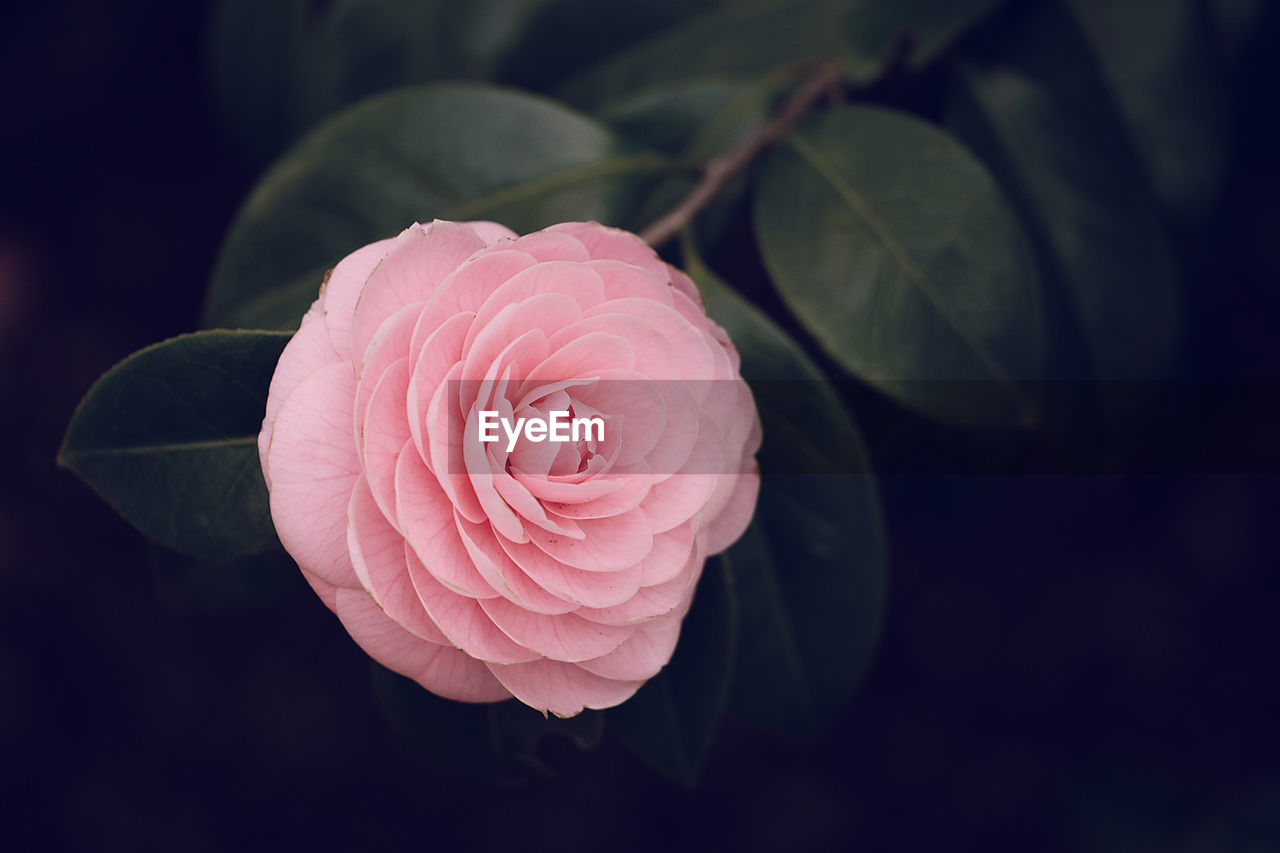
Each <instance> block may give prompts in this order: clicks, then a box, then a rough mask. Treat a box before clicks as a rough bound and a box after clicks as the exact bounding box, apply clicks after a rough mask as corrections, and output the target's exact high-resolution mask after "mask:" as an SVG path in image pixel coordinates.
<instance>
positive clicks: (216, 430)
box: [58, 330, 289, 559]
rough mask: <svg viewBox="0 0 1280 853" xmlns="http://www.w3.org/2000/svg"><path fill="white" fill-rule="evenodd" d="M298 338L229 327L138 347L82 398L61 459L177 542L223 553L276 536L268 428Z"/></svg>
mask: <svg viewBox="0 0 1280 853" xmlns="http://www.w3.org/2000/svg"><path fill="white" fill-rule="evenodd" d="M288 340H289V335H288V334H284V333H279V332H245V331H221V330H219V331H212V332H200V333H198V334H194V335H184V336H182V337H179V338H174V339H172V340H168V341H165V342H164V343H160V344H156V345H155V346H151V347H148V348H147V349H144V350H141V351H139V352H137V353H134V354H133V355H131V356H129V357H128V358H126V359H125V360H124V361H122V362H120V363H119V364H117V365H116V366H115V367H113V368H112V369H111V370H110V371H108V372H107V373H106V375H104V376H103V377H102V378H101V379H99V380H98V381H97V383H96V384H95V385H94V386H93V388H91V389H90V390H89V393H88V394H87V395H86V396H85V398H84V400H83V402H81V403H80V407H79V408H78V409H76V412H75V414H74V415H73V416H72V418H71V424H70V426H68V427H67V435H66V438H65V439H64V440H63V444H62V450H61V451H60V452H59V454H58V462H59V464H61V465H63V466H65V467H67V468H70V469H71V470H73V471H75V472H76V473H77V474H79V475H80V476H81V477H82V478H83V479H84V480H85V482H87V483H88V484H89V485H90V486H92V487H93V488H94V490H95V491H97V492H98V494H99V495H101V496H102V497H103V499H104V500H106V501H107V503H109V504H111V506H112V507H113V508H114V509H115V510H116V511H117V512H119V513H120V514H121V515H122V516H124V517H125V518H126V519H127V520H128V521H129V522H130V523H132V524H133V525H134V526H135V527H137V528H138V529H139V530H141V531H142V532H143V533H145V534H147V535H148V536H150V537H151V538H152V539H154V540H156V541H157V542H159V543H160V544H162V545H165V546H166V547H169V548H173V549H175V550H178V551H182V552H183V553H186V554H190V555H193V556H196V557H207V558H214V559H218V558H227V557H233V556H236V555H239V554H249V553H254V552H260V551H264V550H267V549H269V548H272V547H276V546H277V545H278V543H277V540H276V535H275V529H274V528H273V527H272V524H271V513H270V510H269V508H268V505H267V489H266V485H265V484H264V483H263V480H262V469H261V467H260V466H259V463H258V432H259V430H260V429H261V428H262V416H263V412H264V410H265V408H266V399H267V388H268V386H269V385H270V383H271V375H272V373H274V371H275V367H276V362H277V361H278V360H279V357H280V352H281V350H283V349H284V345H285V344H286V343H287V342H288Z"/></svg>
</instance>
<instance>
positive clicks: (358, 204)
mask: <svg viewBox="0 0 1280 853" xmlns="http://www.w3.org/2000/svg"><path fill="white" fill-rule="evenodd" d="M663 168H664V163H663V161H662V160H661V159H660V158H658V156H657V155H655V154H651V153H646V152H636V151H634V150H633V149H629V148H627V147H626V146H624V144H623V143H622V142H621V141H620V140H618V139H617V138H616V137H615V136H614V135H612V134H611V133H610V132H609V131H608V130H607V129H605V128H604V127H603V126H601V125H599V124H597V123H596V122H593V121H591V120H590V119H587V118H585V117H583V116H581V115H578V114H576V113H574V112H571V111H569V110H567V109H565V108H563V107H560V106H558V105H556V104H553V103H551V102H549V101H546V100H543V99H540V98H534V97H530V96H527V95H521V94H517V93H515V92H510V91H506V90H502V89H494V88H490V87H484V86H438V87H427V88H420V89H409V90H403V91H397V92H393V93H391V94H387V95H384V96H381V97H378V98H375V99H372V100H369V101H365V102H363V103H361V104H359V105H358V106H356V107H353V108H351V109H350V110H348V111H346V112H344V113H342V114H340V115H338V116H335V117H334V118H333V119H331V120H330V121H328V122H326V123H325V124H323V125H322V126H321V127H319V128H317V129H316V130H315V131H314V132H313V133H311V134H310V135H309V136H307V137H306V138H305V139H304V140H302V142H300V143H299V144H298V145H297V146H296V147H295V148H294V149H292V150H291V151H290V152H289V153H288V154H287V155H286V156H285V157H284V159H282V160H281V161H280V162H279V163H277V164H276V166H275V167H274V168H273V169H272V170H271V171H270V172H269V173H268V174H267V176H266V177H265V178H264V179H263V181H262V182H261V183H260V184H259V185H258V187H257V189H256V190H255V191H254V193H253V195H252V196H250V198H249V200H248V202H247V203H246V205H245V207H244V208H243V210H241V212H240V214H239V216H238V217H237V219H236V221H235V223H234V224H233V225H232V228H231V232H230V234H229V235H228V236H227V240H226V242H225V244H224V245H223V249H222V253H221V255H220V257H219V259H218V263H217V267H216V269H215V272H214V277H213V284H212V287H211V290H210V293H209V297H208V301H207V303H206V311H205V321H206V323H208V324H216V325H226V326H236V325H253V326H268V327H285V328H291V327H294V326H296V325H297V323H298V321H299V319H300V318H301V317H302V314H303V313H304V312H305V311H306V309H307V306H308V305H309V304H310V303H311V301H312V300H314V299H315V296H316V293H317V292H318V290H319V288H320V283H321V281H322V280H323V279H324V275H325V271H326V270H327V269H329V268H331V267H332V266H333V265H334V264H335V263H336V262H337V261H338V260H340V259H341V258H342V257H343V256H344V255H346V254H348V253H350V252H352V251H354V250H355V249H357V248H359V247H360V246H363V245H365V244H367V243H370V242H372V241H374V240H377V239H381V238H384V237H390V236H394V235H395V234H397V233H399V232H400V231H401V230H403V229H404V228H406V227H408V226H409V225H411V224H413V223H414V222H430V221H431V220H432V219H433V218H440V219H457V220H467V219H492V220H495V221H498V222H501V223H503V224H505V225H507V226H509V227H511V228H513V229H515V230H516V231H518V232H521V233H524V232H528V231H533V230H537V229H539V228H543V227H546V226H547V225H551V224H553V223H555V222H562V221H570V220H587V219H595V220H599V221H601V222H604V223H607V224H611V225H621V226H627V225H632V226H635V224H636V223H633V222H629V221H628V220H627V218H626V217H627V213H628V209H629V205H630V204H631V203H632V202H633V201H634V198H635V194H636V190H637V189H638V187H639V186H640V185H642V184H643V183H645V182H646V181H647V180H649V179H651V178H652V177H653V176H654V175H656V174H659V173H660V172H661V171H662V169H663Z"/></svg>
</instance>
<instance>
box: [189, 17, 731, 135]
mask: <svg viewBox="0 0 1280 853" xmlns="http://www.w3.org/2000/svg"><path fill="white" fill-rule="evenodd" d="M715 2H716V0H633V2H631V3H629V4H628V6H627V9H626V12H625V14H619V13H618V10H617V9H616V8H614V7H612V6H610V5H609V4H605V3H598V2H595V0H469V2H467V3H457V2H453V1H452V0H332V2H323V3H322V2H317V0H272V2H268V3H263V2H261V0H222V2H220V3H219V4H218V5H217V6H216V7H215V10H214V16H213V22H212V26H211V28H210V54H211V60H212V62H211V65H212V69H213V74H212V78H213V83H214V91H215V94H216V96H217V99H218V102H219V105H220V107H221V109H222V112H223V114H224V116H226V118H227V120H228V122H229V124H230V125H231V128H232V130H233V132H234V133H235V134H236V135H237V136H238V137H239V138H240V140H241V142H242V143H244V145H245V146H246V148H247V149H248V150H249V151H251V152H252V153H254V154H255V155H256V156H258V157H259V158H262V159H266V158H268V157H270V156H274V155H275V154H277V153H278V152H280V151H281V150H283V149H284V148H285V147H286V146H287V145H288V144H289V143H290V142H292V141H293V140H295V139H297V138H298V137H299V136H301V135H302V133H303V132H305V131H306V130H307V129H309V128H311V127H313V126H315V124H316V123H317V122H319V121H320V120H322V119H324V118H325V117H326V116H329V115H331V114H333V113H335V112H337V111H339V110H340V109H342V108H343V107H345V106H348V105H350V104H352V103H354V102H356V101H357V100H359V99H360V98H363V97H367V96H369V95H373V94H377V93H379V92H385V91H387V90H390V89H395V88H399V87H401V86H407V85H413V84H420V83H427V82H431V81H444V80H454V81H457V80H462V79H475V80H479V79H489V80H506V81H510V82H511V83H512V84H513V85H518V86H520V87H521V88H524V89H542V88H545V87H547V86H549V85H551V84H552V83H554V82H556V81H558V80H560V79H562V78H563V77H564V76H565V75H567V74H570V73H572V72H575V71H577V70H579V69H581V68H584V67H587V66H588V65H590V64H591V63H594V62H596V61H598V60H600V59H602V58H603V57H605V56H608V55H610V54H612V53H614V52H616V51H618V50H620V49H622V48H623V47H626V46H627V45H629V44H632V43H634V42H636V41H638V40H639V39H641V38H643V37H645V36H648V35H651V34H652V33H654V32H656V31H657V30H659V29H661V28H663V27H665V26H668V25H671V24H673V23H676V22H678V21H680V20H682V19H684V18H686V17H688V16H689V15H691V14H693V13H695V12H698V11H702V10H704V9H705V8H707V7H709V6H711V5H713V4H714V3H715Z"/></svg>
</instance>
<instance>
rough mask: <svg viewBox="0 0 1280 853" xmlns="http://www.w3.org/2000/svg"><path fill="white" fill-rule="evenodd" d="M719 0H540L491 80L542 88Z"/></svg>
mask: <svg viewBox="0 0 1280 853" xmlns="http://www.w3.org/2000/svg"><path fill="white" fill-rule="evenodd" d="M721 2H722V0H629V2H628V3H627V4H626V5H625V6H624V7H621V8H620V7H619V6H617V5H615V4H611V3H601V2H599V0H542V2H541V3H539V4H538V6H537V9H536V11H535V13H534V14H531V15H528V16H527V22H526V23H525V25H524V26H523V27H522V28H521V31H520V34H519V37H518V38H516V39H514V40H512V41H511V43H510V44H509V46H508V47H507V49H506V50H505V51H504V54H503V55H502V56H501V57H500V59H499V61H498V63H497V68H496V71H495V74H494V77H495V79H497V80H500V81H503V82H506V83H509V84H511V85H513V86H519V87H521V88H523V89H536V90H539V91H546V90H548V89H549V88H551V87H553V86H554V85H556V84H558V83H560V82H562V81H563V80H565V79H566V78H568V77H570V76H571V75H572V74H574V73H575V72H578V71H580V70H582V69H583V68H588V67H590V66H591V65H592V64H594V63H597V62H600V61H602V60H604V59H605V58H606V57H609V56H612V55H614V54H616V53H617V52H618V51H620V50H623V49H625V48H626V47H628V46H630V45H632V44H634V43H636V42H638V41H640V40H642V39H643V38H645V37H647V36H651V35H653V34H655V33H657V32H660V31H662V30H664V29H665V28H667V27H670V26H673V25H676V24H679V23H680V22H682V21H684V20H685V19H687V18H689V17H691V16H693V15H695V14H697V13H699V12H703V11H706V10H707V9H710V8H712V7H714V6H716V5H719V4H720V3H721Z"/></svg>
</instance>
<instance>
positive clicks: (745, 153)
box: [640, 61, 843, 249]
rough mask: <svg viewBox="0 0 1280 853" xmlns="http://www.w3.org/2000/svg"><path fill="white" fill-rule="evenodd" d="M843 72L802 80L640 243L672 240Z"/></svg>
mask: <svg viewBox="0 0 1280 853" xmlns="http://www.w3.org/2000/svg"><path fill="white" fill-rule="evenodd" d="M842 74H843V70H842V69H841V67H840V65H839V64H838V63H836V62H834V61H832V62H824V63H822V64H821V65H818V66H817V67H816V68H814V70H813V71H812V72H811V73H810V74H809V75H808V76H806V77H805V78H804V80H803V81H802V82H801V83H800V85H799V86H798V87H797V88H796V90H795V91H794V92H793V93H792V94H791V97H789V98H787V100H786V102H785V103H784V104H783V105H782V108H781V109H779V110H778V111H777V112H776V113H775V114H774V115H773V117H772V118H770V119H769V120H768V121H767V122H765V123H764V124H763V125H762V126H761V127H760V129H759V130H757V131H756V132H755V133H753V134H751V135H750V136H748V137H747V138H746V139H744V140H742V141H741V142H739V143H738V144H737V145H735V146H734V147H733V148H731V149H730V150H729V151H727V152H726V153H724V154H722V155H720V156H719V157H716V158H715V159H713V160H711V161H709V162H708V163H707V165H706V167H705V168H704V169H703V170H702V179H701V180H700V181H698V184H697V186H695V187H694V188H693V189H692V190H690V192H689V194H688V195H686V196H685V197H684V198H683V199H681V200H680V203H679V204H677V205H676V206H675V207H673V208H671V210H669V211H667V212H666V213H665V214H663V215H662V216H660V217H658V218H657V219H656V220H654V221H653V223H652V224H651V225H650V226H649V227H648V228H646V229H644V231H642V232H640V239H642V240H644V241H645V242H646V243H648V244H649V245H650V246H653V247H654V248H655V249H656V248H658V247H660V246H662V245H663V244H664V243H666V242H667V241H668V240H670V239H671V238H673V237H675V236H676V235H677V234H679V233H680V232H681V231H682V230H684V228H685V226H687V225H688V224H689V223H690V222H691V221H692V220H693V218H694V217H695V216H697V215H698V214H699V213H701V212H702V210H703V208H705V207H706V206H707V205H708V204H710V203H711V202H712V201H713V200H714V199H715V198H716V196H718V195H719V194H720V193H721V192H723V191H724V189H725V187H727V186H728V185H729V183H730V182H731V181H732V180H733V179H734V178H736V177H737V176H738V175H739V174H740V173H741V172H743V171H744V170H745V169H746V168H747V167H748V166H750V165H751V163H752V162H754V161H755V159H756V158H757V157H759V156H760V155H761V154H763V153H764V152H765V151H766V150H767V149H768V148H769V146H771V145H773V143H775V142H777V141H778V140H779V139H781V138H782V137H783V136H785V135H786V134H787V132H788V131H790V130H791V128H793V127H795V126H796V124H798V123H799V122H800V119H802V118H804V117H805V116H806V115H807V114H808V113H809V111H810V110H812V109H813V107H814V105H815V104H817V103H818V101H819V100H820V99H821V98H822V96H823V95H825V94H827V93H828V92H830V91H831V90H832V89H833V88H835V87H838V86H839V85H840V82H841V77H842Z"/></svg>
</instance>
